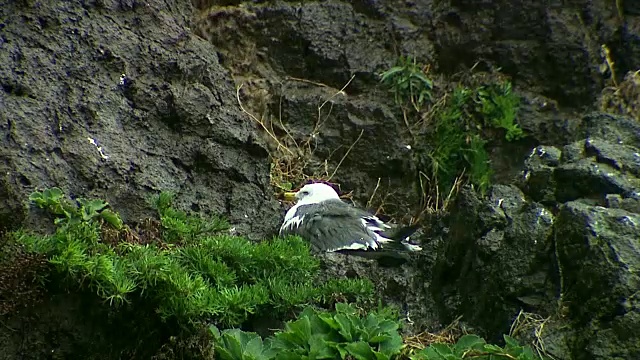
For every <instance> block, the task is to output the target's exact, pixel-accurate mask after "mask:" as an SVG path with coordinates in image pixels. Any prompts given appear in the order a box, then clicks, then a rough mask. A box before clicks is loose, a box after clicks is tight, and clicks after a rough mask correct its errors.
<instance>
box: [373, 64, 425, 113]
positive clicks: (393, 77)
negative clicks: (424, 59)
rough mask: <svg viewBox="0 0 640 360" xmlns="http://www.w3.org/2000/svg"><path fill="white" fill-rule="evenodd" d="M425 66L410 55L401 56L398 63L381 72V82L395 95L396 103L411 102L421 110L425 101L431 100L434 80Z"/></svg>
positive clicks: (417, 109)
mask: <svg viewBox="0 0 640 360" xmlns="http://www.w3.org/2000/svg"><path fill="white" fill-rule="evenodd" d="M425 68H426V67H425V66H424V65H422V64H418V63H417V62H416V60H415V59H413V58H411V57H409V56H406V57H405V56H401V57H400V58H399V59H398V64H397V65H396V66H394V67H392V68H390V69H389V70H387V71H385V72H383V73H382V74H380V82H381V83H383V84H384V85H386V86H387V87H388V88H389V89H390V90H391V92H392V93H393V95H394V98H395V101H396V104H398V105H403V104H405V103H407V102H409V103H411V105H412V106H413V108H414V109H415V110H416V111H420V110H421V109H422V106H423V105H424V104H425V102H428V101H430V100H431V91H432V90H433V82H432V81H431V79H429V78H428V77H427V74H426V73H425Z"/></svg>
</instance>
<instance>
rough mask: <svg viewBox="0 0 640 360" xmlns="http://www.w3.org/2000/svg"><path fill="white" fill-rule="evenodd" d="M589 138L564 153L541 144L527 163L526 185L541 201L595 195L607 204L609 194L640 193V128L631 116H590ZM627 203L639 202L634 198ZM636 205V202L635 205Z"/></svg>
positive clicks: (586, 129) (632, 195)
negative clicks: (639, 176) (639, 146)
mask: <svg viewBox="0 0 640 360" xmlns="http://www.w3.org/2000/svg"><path fill="white" fill-rule="evenodd" d="M583 126H584V134H585V135H587V136H588V138H587V139H585V140H579V141H576V142H573V143H571V144H569V145H566V146H564V147H563V148H562V151H560V150H558V149H557V148H555V147H549V146H539V147H537V148H535V149H534V150H533V151H532V153H531V154H530V156H529V157H528V159H527V160H526V161H525V168H524V170H523V173H522V178H521V181H520V184H521V188H522V189H523V190H524V191H525V193H526V194H527V195H528V196H531V197H532V199H534V200H536V201H541V202H543V203H545V204H548V205H552V204H553V202H554V201H557V202H560V203H564V202H567V201H572V200H576V199H591V200H593V201H595V202H597V203H599V204H600V205H604V203H605V197H606V196H608V195H613V194H618V195H620V196H621V197H622V198H624V199H636V198H639V197H640V192H639V189H640V179H639V178H638V174H639V170H640V148H638V147H637V146H636V144H637V143H638V141H640V127H639V126H637V124H635V123H634V122H633V121H631V119H628V118H624V117H617V116H611V115H606V114H592V115H589V116H586V117H585V118H584V122H583ZM627 203H635V200H630V201H628V202H627ZM630 206H631V207H633V205H630Z"/></svg>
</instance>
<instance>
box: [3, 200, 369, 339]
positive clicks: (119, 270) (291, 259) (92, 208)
mask: <svg viewBox="0 0 640 360" xmlns="http://www.w3.org/2000/svg"><path fill="white" fill-rule="evenodd" d="M30 199H31V200H32V201H33V202H34V203H35V204H36V205H37V206H39V207H43V208H46V209H49V210H50V211H51V212H52V213H53V214H55V215H56V216H58V218H57V219H56V221H55V224H56V226H57V227H56V231H55V233H54V234H52V235H47V236H41V235H36V234H32V233H27V232H24V231H21V232H16V233H14V234H13V237H14V239H15V240H16V241H17V242H18V243H20V244H22V245H24V246H25V248H26V249H27V250H28V251H31V252H35V253H39V254H43V255H45V256H46V258H47V259H48V260H49V263H51V264H52V265H53V266H54V268H55V269H56V270H57V273H58V274H60V275H61V276H62V277H63V278H64V279H66V280H68V281H69V283H70V284H75V286H78V287H81V288H87V289H91V290H92V291H94V292H95V293H96V294H97V295H98V296H99V297H100V298H102V299H104V300H105V301H106V302H108V303H109V304H110V305H113V306H122V305H126V304H131V305H140V306H151V307H153V309H154V311H155V313H157V314H159V315H160V316H161V317H162V319H165V320H166V319H170V318H171V319H174V320H176V321H178V322H180V323H183V324H187V323H191V322H194V321H199V320H210V321H212V322H214V323H216V324H218V325H220V326H223V327H228V326H239V325H240V324H242V323H244V322H245V321H246V320H247V319H248V318H249V317H250V316H251V315H252V314H256V313H259V312H260V311H265V312H268V314H269V315H271V316H278V315H284V314H288V313H289V312H291V311H293V310H296V309H298V308H299V307H302V306H305V305H308V304H319V305H322V304H332V303H333V302H334V301H335V300H336V299H337V298H348V299H351V300H353V301H364V300H367V299H368V298H369V297H371V295H372V293H373V285H372V284H371V282H369V281H365V280H360V279H357V280H349V279H344V280H342V279H341V280H333V281H330V282H327V283H321V284H317V283H316V274H317V271H318V269H319V262H318V260H317V259H315V258H314V257H313V256H312V255H311V254H310V253H309V248H308V244H307V243H306V242H304V241H303V240H302V239H300V238H299V237H288V238H274V239H272V240H269V241H263V242H261V243H259V244H254V243H251V242H250V241H248V240H246V239H244V238H241V237H236V236H230V235H228V234H227V233H226V232H224V230H226V229H227V228H228V224H227V223H226V222H225V221H224V220H222V219H220V218H217V217H213V218H202V217H198V216H197V215H194V214H187V213H185V212H182V211H179V210H176V209H174V208H172V207H171V201H170V196H169V195H167V194H161V195H160V196H159V197H158V198H157V199H156V202H155V204H156V207H157V208H158V211H159V214H160V223H161V228H162V229H161V237H159V238H157V239H153V241H152V242H151V243H147V244H141V243H137V242H136V241H135V239H136V237H135V236H133V235H132V234H131V231H132V230H130V229H128V228H125V227H123V226H122V222H121V221H120V222H116V223H115V224H116V226H118V227H119V228H120V229H121V230H120V232H118V234H119V236H118V237H117V239H118V241H116V242H115V243H111V242H109V243H107V242H104V241H103V240H104V235H105V233H109V232H112V231H113V229H114V223H113V222H111V221H107V222H104V221H102V220H104V219H105V216H104V212H105V211H106V209H105V207H106V203H104V202H101V201H79V202H78V203H79V206H77V207H74V206H72V204H70V203H69V202H68V200H66V198H65V197H64V195H63V194H62V192H61V191H59V189H51V190H45V191H44V192H42V193H34V194H32V196H31V197H30ZM112 214H113V215H114V216H111V217H110V218H117V219H119V217H118V216H117V214H115V213H112ZM127 239H129V240H133V241H127ZM337 289H340V291H336V290H337Z"/></svg>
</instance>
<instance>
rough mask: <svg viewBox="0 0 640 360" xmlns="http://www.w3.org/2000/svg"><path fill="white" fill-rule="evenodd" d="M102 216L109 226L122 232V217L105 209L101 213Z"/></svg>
mask: <svg viewBox="0 0 640 360" xmlns="http://www.w3.org/2000/svg"><path fill="white" fill-rule="evenodd" d="M100 216H101V217H102V218H103V219H104V220H105V221H106V222H108V223H109V224H111V225H112V226H113V227H114V228H116V229H118V230H120V229H122V219H121V218H120V216H119V215H118V214H117V213H115V212H113V211H111V210H109V209H104V210H102V212H101V213H100Z"/></svg>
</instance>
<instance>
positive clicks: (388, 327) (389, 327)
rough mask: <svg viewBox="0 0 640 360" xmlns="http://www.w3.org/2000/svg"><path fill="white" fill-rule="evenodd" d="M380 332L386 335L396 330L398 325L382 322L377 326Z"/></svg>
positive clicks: (392, 322) (393, 322)
mask: <svg viewBox="0 0 640 360" xmlns="http://www.w3.org/2000/svg"><path fill="white" fill-rule="evenodd" d="M378 326H379V327H380V330H381V331H383V332H386V333H390V332H395V331H397V330H398V327H399V326H398V323H397V322H396V321H391V320H384V321H382V322H380V323H379V324H378Z"/></svg>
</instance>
